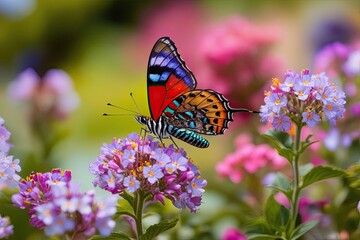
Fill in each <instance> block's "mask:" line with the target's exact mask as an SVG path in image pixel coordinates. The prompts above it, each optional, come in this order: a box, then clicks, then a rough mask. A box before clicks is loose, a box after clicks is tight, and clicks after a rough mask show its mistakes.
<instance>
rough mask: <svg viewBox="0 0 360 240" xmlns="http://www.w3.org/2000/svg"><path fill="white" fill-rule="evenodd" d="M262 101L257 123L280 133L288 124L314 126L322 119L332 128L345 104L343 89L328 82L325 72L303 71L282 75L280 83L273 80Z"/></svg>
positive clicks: (342, 112)
mask: <svg viewBox="0 0 360 240" xmlns="http://www.w3.org/2000/svg"><path fill="white" fill-rule="evenodd" d="M264 101H265V105H262V106H261V108H260V112H261V113H260V116H261V120H262V121H263V122H265V123H271V124H272V126H273V127H274V128H275V129H276V130H281V131H289V130H290V128H291V121H292V122H295V123H296V124H302V125H307V126H309V127H314V126H316V125H317V124H318V123H319V122H320V121H321V120H322V119H328V120H329V122H330V124H331V125H332V126H334V125H335V123H336V121H337V120H338V119H339V118H343V116H344V112H345V108H344V105H345V103H346V101H345V93H344V92H343V90H342V89H341V88H340V87H338V86H336V85H335V84H334V83H331V82H330V81H329V79H328V77H327V76H326V75H325V73H320V74H316V75H310V71H309V70H307V69H305V70H303V71H302V72H301V73H300V74H298V73H296V72H293V71H288V72H286V74H285V81H284V82H283V83H280V81H279V79H276V78H275V79H273V85H272V87H271V90H270V91H268V92H266V93H265V99H264Z"/></svg>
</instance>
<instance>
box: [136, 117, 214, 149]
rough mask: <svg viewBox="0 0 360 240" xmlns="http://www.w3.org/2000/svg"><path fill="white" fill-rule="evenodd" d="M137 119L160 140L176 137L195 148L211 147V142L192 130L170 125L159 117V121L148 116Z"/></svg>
mask: <svg viewBox="0 0 360 240" xmlns="http://www.w3.org/2000/svg"><path fill="white" fill-rule="evenodd" d="M135 119H136V120H137V121H138V122H139V123H140V124H142V125H145V126H146V127H147V130H148V131H149V132H151V133H153V134H154V135H155V136H156V137H158V138H159V139H160V140H162V139H165V138H170V137H171V136H174V137H176V138H178V139H180V140H182V141H185V142H187V143H189V144H191V145H193V146H195V147H199V148H206V147H208V146H209V141H207V140H206V139H205V138H203V137H202V136H200V135H199V134H196V133H195V132H193V131H191V130H187V129H185V128H179V127H176V126H174V125H171V124H168V123H167V122H166V121H165V118H163V117H159V119H158V120H157V121H155V120H153V119H152V118H150V117H147V116H142V115H140V116H136V117H135Z"/></svg>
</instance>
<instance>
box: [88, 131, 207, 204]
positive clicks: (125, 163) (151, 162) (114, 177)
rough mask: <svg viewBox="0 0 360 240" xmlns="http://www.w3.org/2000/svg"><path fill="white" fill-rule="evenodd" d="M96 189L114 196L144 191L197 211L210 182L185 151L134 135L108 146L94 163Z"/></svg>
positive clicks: (161, 200) (155, 199)
mask: <svg viewBox="0 0 360 240" xmlns="http://www.w3.org/2000/svg"><path fill="white" fill-rule="evenodd" d="M89 170H90V172H91V173H92V174H93V175H95V180H94V181H93V184H94V186H99V187H100V188H102V189H105V190H107V191H109V192H111V193H113V194H120V195H121V194H122V193H124V191H126V192H128V193H135V192H137V191H143V192H145V193H146V194H149V195H151V196H152V198H153V200H154V201H160V202H161V203H162V204H164V197H166V198H168V199H170V200H171V201H172V203H173V204H174V205H175V206H176V207H178V208H185V207H188V208H189V209H190V210H191V211H196V210H197V209H198V207H199V206H200V204H201V197H202V193H203V192H204V189H203V187H204V186H205V185H206V184H207V182H206V180H204V179H201V178H200V173H199V171H198V168H197V167H196V166H195V165H194V164H192V163H191V161H190V159H189V158H187V157H186V153H185V151H184V150H183V149H176V148H174V147H173V146H172V145H171V146H170V147H162V146H161V145H160V144H159V142H158V141H154V139H153V138H152V137H151V136H148V137H147V138H146V139H143V138H141V137H140V136H139V135H138V134H136V133H132V134H130V135H128V136H127V137H126V138H124V139H117V138H114V139H113V141H112V143H111V144H104V146H103V147H102V148H101V154H100V155H99V156H98V158H97V159H96V160H95V161H94V162H93V163H91V164H90V166H89Z"/></svg>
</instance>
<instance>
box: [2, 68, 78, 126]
mask: <svg viewBox="0 0 360 240" xmlns="http://www.w3.org/2000/svg"><path fill="white" fill-rule="evenodd" d="M8 92H9V95H10V98H11V99H13V100H14V101H19V102H21V101H22V102H26V103H30V104H31V105H32V110H33V111H35V113H34V114H37V115H41V116H42V115H44V116H46V117H53V118H55V119H59V120H61V119H66V118H67V117H68V115H69V113H70V112H72V111H74V110H75V109H76V108H77V106H78V105H79V96H78V94H77V92H76V91H75V89H74V86H73V81H72V79H71V78H70V76H69V75H68V74H67V73H66V72H64V71H63V70H60V69H51V70H49V71H47V72H46V74H45V75H44V77H42V78H41V77H40V76H39V75H38V74H37V73H36V72H35V71H34V70H33V69H31V68H29V69H26V70H25V71H23V72H21V73H20V74H19V76H18V77H17V78H16V79H15V81H13V82H11V83H10V85H9V89H8Z"/></svg>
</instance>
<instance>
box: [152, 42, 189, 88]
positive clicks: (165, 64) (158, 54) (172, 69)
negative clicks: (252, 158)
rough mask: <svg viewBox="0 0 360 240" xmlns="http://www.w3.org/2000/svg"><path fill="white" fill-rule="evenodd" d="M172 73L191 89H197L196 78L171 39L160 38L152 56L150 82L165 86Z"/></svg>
mask: <svg viewBox="0 0 360 240" xmlns="http://www.w3.org/2000/svg"><path fill="white" fill-rule="evenodd" d="M172 73H173V74H174V75H175V76H176V77H177V78H179V81H184V82H185V84H186V85H187V86H189V87H190V89H195V87H196V80H195V77H194V75H193V74H192V72H191V71H190V70H189V69H188V67H187V66H186V65H185V62H184V61H183V60H182V59H181V57H180V55H179V53H178V52H177V49H176V47H175V45H174V43H173V42H172V41H171V40H170V38H167V37H164V38H160V39H159V40H158V41H157V43H156V44H155V46H154V48H153V50H152V51H151V54H150V58H149V69H148V82H151V83H157V84H164V83H166V81H167V80H168V78H169V76H170V75H171V74H172ZM154 74H158V75H159V76H153V75H154Z"/></svg>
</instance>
